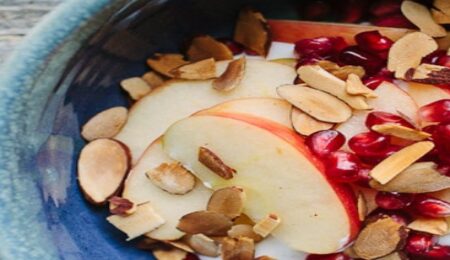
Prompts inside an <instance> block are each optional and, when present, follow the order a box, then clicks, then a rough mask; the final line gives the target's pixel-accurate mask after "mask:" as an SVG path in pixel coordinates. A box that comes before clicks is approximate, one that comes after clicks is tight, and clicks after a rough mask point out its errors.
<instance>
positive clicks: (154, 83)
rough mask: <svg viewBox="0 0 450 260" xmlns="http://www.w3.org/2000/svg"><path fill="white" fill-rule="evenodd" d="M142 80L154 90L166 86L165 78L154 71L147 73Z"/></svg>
mask: <svg viewBox="0 0 450 260" xmlns="http://www.w3.org/2000/svg"><path fill="white" fill-rule="evenodd" d="M142 79H143V80H144V81H145V82H147V84H148V85H149V86H150V87H151V88H152V89H154V88H157V87H159V86H161V85H162V84H164V78H163V77H162V76H160V75H159V74H158V73H156V72H154V71H150V72H146V73H145V74H144V75H142Z"/></svg>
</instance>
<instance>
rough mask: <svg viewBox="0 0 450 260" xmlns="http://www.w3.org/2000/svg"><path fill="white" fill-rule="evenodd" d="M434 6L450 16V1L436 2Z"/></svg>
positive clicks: (438, 0)
mask: <svg viewBox="0 0 450 260" xmlns="http://www.w3.org/2000/svg"><path fill="white" fill-rule="evenodd" d="M433 6H434V7H436V8H437V9H439V10H441V11H442V12H444V13H445V14H446V15H450V2H449V1H448V0H434V1H433Z"/></svg>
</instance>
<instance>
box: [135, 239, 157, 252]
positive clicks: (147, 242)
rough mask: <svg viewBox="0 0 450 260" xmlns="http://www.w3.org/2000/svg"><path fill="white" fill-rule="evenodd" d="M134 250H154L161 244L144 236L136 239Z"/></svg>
mask: <svg viewBox="0 0 450 260" xmlns="http://www.w3.org/2000/svg"><path fill="white" fill-rule="evenodd" d="M136 240H137V242H136V248H138V249H141V250H154V249H157V248H158V247H159V246H160V245H161V243H160V241H158V240H156V239H152V238H149V237H146V236H141V237H139V238H137V239H136Z"/></svg>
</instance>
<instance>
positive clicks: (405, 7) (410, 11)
mask: <svg viewBox="0 0 450 260" xmlns="http://www.w3.org/2000/svg"><path fill="white" fill-rule="evenodd" d="M401 10H402V13H403V15H404V16H405V17H406V18H407V19H408V20H409V21H410V22H412V23H413V24H414V25H416V26H417V27H419V29H420V30H421V31H422V32H423V33H426V34H428V35H429V36H431V37H444V36H446V35H447V32H446V31H445V28H444V27H442V26H440V25H439V24H437V23H436V22H435V21H434V19H433V17H432V16H431V13H430V11H429V10H428V8H427V7H426V6H424V5H421V4H419V3H416V2H413V1H403V2H402V6H401Z"/></svg>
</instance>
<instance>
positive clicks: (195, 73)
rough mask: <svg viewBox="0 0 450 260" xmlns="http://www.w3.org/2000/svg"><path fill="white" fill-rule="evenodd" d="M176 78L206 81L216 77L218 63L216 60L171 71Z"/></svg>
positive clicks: (210, 59) (211, 59) (197, 62)
mask: <svg viewBox="0 0 450 260" xmlns="http://www.w3.org/2000/svg"><path fill="white" fill-rule="evenodd" d="M171 73H172V75H173V76H174V77H175V78H179V79H191V80H205V79H211V78H215V77H216V62H215V60H214V58H209V59H205V60H200V61H196V62H193V63H188V64H186V65H181V66H180V67H178V68H175V69H173V70H172V71H171Z"/></svg>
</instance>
